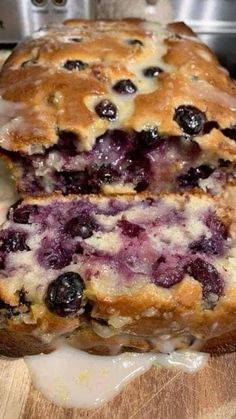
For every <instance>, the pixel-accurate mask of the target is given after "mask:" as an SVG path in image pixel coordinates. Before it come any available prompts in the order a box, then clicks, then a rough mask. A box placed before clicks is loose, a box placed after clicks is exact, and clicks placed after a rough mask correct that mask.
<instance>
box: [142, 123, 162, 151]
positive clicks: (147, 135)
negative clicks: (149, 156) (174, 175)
mask: <svg viewBox="0 0 236 419" xmlns="http://www.w3.org/2000/svg"><path fill="white" fill-rule="evenodd" d="M161 139H162V137H161V136H160V134H159V133H158V130H157V128H150V129H148V130H142V131H140V132H139V133H138V139H137V141H138V144H137V147H138V148H139V149H143V150H144V151H151V150H154V149H155V148H157V147H158V146H159V145H160V144H161Z"/></svg>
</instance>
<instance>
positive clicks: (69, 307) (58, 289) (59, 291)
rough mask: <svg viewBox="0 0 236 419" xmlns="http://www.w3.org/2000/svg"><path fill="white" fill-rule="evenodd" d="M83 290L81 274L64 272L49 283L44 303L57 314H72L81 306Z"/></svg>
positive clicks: (62, 315) (63, 315)
mask: <svg viewBox="0 0 236 419" xmlns="http://www.w3.org/2000/svg"><path fill="white" fill-rule="evenodd" d="M83 291H84V282H83V279H82V278H81V276H80V275H79V274H78V273H76V272H64V273H62V274H61V275H59V276H58V277H57V278H56V279H54V281H52V282H51V283H50V284H49V286H48V289H47V293H46V297H45V304H46V306H47V308H48V310H49V311H51V312H52V313H55V314H57V315H58V316H61V317H66V316H74V315H76V313H77V312H78V311H79V309H80V307H81V302H82V298H83Z"/></svg>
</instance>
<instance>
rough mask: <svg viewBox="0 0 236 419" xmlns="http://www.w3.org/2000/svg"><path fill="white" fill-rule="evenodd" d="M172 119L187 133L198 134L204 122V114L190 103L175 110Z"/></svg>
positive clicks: (201, 130)
mask: <svg viewBox="0 0 236 419" xmlns="http://www.w3.org/2000/svg"><path fill="white" fill-rule="evenodd" d="M173 119H174V121H175V122H177V124H178V125H179V126H180V128H181V129H182V130H183V131H184V132H185V133H186V134H188V135H198V134H200V133H202V132H203V129H204V125H205V123H206V116H205V114H204V113H203V112H202V111H200V109H197V108H195V107H194V106H191V105H182V106H179V107H178V108H177V109H176V110H175V114H174V118H173Z"/></svg>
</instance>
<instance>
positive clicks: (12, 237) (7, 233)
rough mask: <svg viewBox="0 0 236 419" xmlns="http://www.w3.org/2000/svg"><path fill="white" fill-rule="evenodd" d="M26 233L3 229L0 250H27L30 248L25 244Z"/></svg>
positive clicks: (8, 251)
mask: <svg viewBox="0 0 236 419" xmlns="http://www.w3.org/2000/svg"><path fill="white" fill-rule="evenodd" d="M26 239H27V234H26V233H25V232H22V231H15V230H3V231H2V232H1V237H0V251H3V252H7V253H10V252H18V251H20V252H22V251H24V250H27V251H29V250H30V248H29V246H27V244H26Z"/></svg>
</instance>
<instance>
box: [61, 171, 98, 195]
mask: <svg viewBox="0 0 236 419" xmlns="http://www.w3.org/2000/svg"><path fill="white" fill-rule="evenodd" d="M58 177H59V181H61V182H62V185H63V186H62V190H63V192H64V193H65V194H69V193H76V194H77V193H81V194H85V193H91V192H92V190H91V185H90V175H89V173H88V171H87V170H78V171H70V172H69V171H68V172H67V171H63V172H60V173H58ZM60 189H61V187H60Z"/></svg>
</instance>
